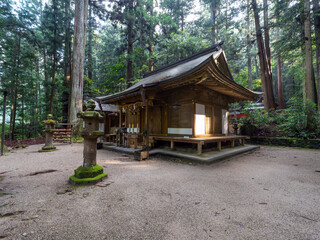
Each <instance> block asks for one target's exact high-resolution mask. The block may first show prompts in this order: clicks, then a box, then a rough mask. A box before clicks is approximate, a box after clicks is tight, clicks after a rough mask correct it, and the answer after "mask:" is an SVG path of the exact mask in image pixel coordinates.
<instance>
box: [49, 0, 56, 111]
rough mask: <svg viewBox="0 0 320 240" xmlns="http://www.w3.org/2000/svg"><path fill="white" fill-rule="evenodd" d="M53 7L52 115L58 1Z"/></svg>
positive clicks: (54, 2) (54, 1)
mask: <svg viewBox="0 0 320 240" xmlns="http://www.w3.org/2000/svg"><path fill="white" fill-rule="evenodd" d="M52 5H53V54H52V82H51V94H50V110H49V112H50V113H51V114H52V104H53V95H54V87H55V82H56V58H57V4H56V0H53V1H52Z"/></svg>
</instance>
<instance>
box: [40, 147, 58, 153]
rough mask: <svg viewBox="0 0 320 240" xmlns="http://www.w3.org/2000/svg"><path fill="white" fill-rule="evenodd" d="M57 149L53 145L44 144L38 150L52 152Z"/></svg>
mask: <svg viewBox="0 0 320 240" xmlns="http://www.w3.org/2000/svg"><path fill="white" fill-rule="evenodd" d="M55 150H57V148H56V147H55V146H44V147H42V148H41V149H40V150H39V151H38V152H52V151H55Z"/></svg>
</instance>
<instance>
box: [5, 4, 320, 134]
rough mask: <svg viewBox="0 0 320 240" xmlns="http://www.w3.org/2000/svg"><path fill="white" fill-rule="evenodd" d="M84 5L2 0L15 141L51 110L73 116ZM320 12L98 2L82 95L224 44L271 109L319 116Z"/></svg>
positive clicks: (295, 7) (91, 17)
mask: <svg viewBox="0 0 320 240" xmlns="http://www.w3.org/2000/svg"><path fill="white" fill-rule="evenodd" d="M77 1H79V0H75V1H72V0H46V1H45V0H20V1H14V0H2V1H1V2H0V84H1V89H2V90H7V91H8V105H7V106H8V107H7V112H8V114H7V115H8V119H7V125H8V126H7V128H6V138H7V139H17V138H18V139H24V138H34V137H38V136H41V134H42V128H41V121H42V120H43V119H45V118H46V115H47V114H48V113H52V114H53V115H54V117H55V118H56V119H58V120H59V121H60V122H68V112H69V111H68V109H69V107H68V106H69V102H70V88H71V86H72V84H71V83H72V78H71V70H72V66H71V64H72V55H73V39H74V9H75V4H77ZM319 11H320V10H319V1H318V0H312V1H310V0H299V1H297V0H263V2H259V0H258V1H257V2H256V0H234V1H231V0H199V1H192V0H109V1H99V0H89V1H88V16H87V28H86V44H85V63H84V77H83V84H84V87H83V98H92V97H97V96H102V95H108V94H112V93H115V92H119V91H122V90H124V89H126V88H127V87H129V86H131V85H132V84H134V83H135V82H137V81H139V80H140V79H141V78H142V76H143V74H144V73H146V72H149V71H152V70H155V69H157V68H159V67H162V66H164V65H167V64H169V63H172V62H174V61H176V60H179V59H181V58H183V57H186V56H188V55H191V54H193V53H195V52H197V51H200V50H202V49H204V48H206V47H210V46H211V45H213V44H217V43H220V42H223V45H222V48H223V49H224V51H225V54H226V57H227V59H228V63H229V67H230V70H231V72H232V74H233V77H234V80H235V81H236V82H237V83H239V84H241V85H242V86H244V87H247V88H249V89H252V90H254V91H263V92H264V99H265V101H264V104H265V109H266V110H270V109H276V108H278V109H284V108H286V107H291V106H292V103H295V102H297V101H299V100H296V101H293V100H292V99H299V98H301V99H304V102H305V103H306V102H310V103H311V105H312V107H311V108H310V106H309V105H308V106H309V107H308V109H309V110H308V111H311V112H313V111H314V110H315V109H316V105H318V106H320V76H319V71H320V70H319V61H320V60H319V55H320V50H319V49H320V37H319V35H320V14H319ZM317 86H318V87H317ZM317 90H318V92H317ZM307 99H308V100H307ZM2 102H3V99H2V98H1V99H0V104H1V106H2ZM290 103H291V105H290ZM299 107H300V110H301V109H303V106H302V105H301V104H300V105H299ZM310 109H311V110H310ZM1 110H2V109H1ZM300 110H299V111H300ZM265 116H266V115H265ZM306 116H307V118H308V119H310V114H308V113H307V114H306ZM313 127H314V126H313ZM311 130H312V129H311ZM312 131H314V129H313V130H312Z"/></svg>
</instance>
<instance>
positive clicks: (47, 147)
mask: <svg viewBox="0 0 320 240" xmlns="http://www.w3.org/2000/svg"><path fill="white" fill-rule="evenodd" d="M43 124H44V125H45V126H46V128H45V129H44V132H45V133H46V142H45V144H44V146H43V147H42V149H40V150H39V152H51V151H54V150H56V147H55V146H53V143H52V141H53V133H54V132H55V131H56V130H55V129H54V126H55V125H56V124H57V121H55V120H53V116H52V114H48V116H47V120H44V121H43Z"/></svg>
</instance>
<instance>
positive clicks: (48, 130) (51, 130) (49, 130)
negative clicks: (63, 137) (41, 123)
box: [44, 128, 57, 132]
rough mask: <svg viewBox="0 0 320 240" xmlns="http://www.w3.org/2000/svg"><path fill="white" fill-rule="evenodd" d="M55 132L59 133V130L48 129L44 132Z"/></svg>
mask: <svg viewBox="0 0 320 240" xmlns="http://www.w3.org/2000/svg"><path fill="white" fill-rule="evenodd" d="M55 131H57V130H56V129H54V128H46V129H45V130H44V132H55Z"/></svg>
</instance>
